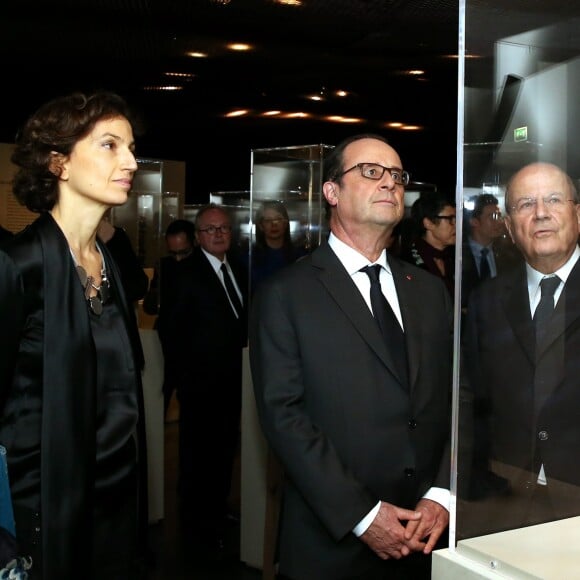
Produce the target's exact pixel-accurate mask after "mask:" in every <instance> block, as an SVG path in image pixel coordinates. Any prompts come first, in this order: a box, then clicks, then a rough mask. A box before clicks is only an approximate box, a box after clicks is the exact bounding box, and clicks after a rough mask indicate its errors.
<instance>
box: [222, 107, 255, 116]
mask: <svg viewBox="0 0 580 580" xmlns="http://www.w3.org/2000/svg"><path fill="white" fill-rule="evenodd" d="M249 112H250V111H248V109H237V110H235V111H230V112H229V113H226V114H225V116H226V117H243V116H244V115H247V114H248V113H249Z"/></svg>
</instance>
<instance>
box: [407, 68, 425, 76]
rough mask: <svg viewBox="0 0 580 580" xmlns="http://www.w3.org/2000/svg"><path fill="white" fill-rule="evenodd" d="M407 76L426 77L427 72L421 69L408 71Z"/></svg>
mask: <svg viewBox="0 0 580 580" xmlns="http://www.w3.org/2000/svg"><path fill="white" fill-rule="evenodd" d="M407 74H408V75H411V76H415V77H418V76H421V75H424V74H425V71H424V70H421V69H412V70H408V71H407Z"/></svg>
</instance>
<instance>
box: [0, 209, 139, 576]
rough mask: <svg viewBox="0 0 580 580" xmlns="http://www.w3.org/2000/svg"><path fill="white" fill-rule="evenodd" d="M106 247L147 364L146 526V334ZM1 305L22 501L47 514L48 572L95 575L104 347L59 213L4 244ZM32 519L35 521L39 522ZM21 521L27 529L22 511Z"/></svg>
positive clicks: (3, 431)
mask: <svg viewBox="0 0 580 580" xmlns="http://www.w3.org/2000/svg"><path fill="white" fill-rule="evenodd" d="M101 246H102V251H103V254H104V255H105V259H106V261H107V265H108V269H109V270H110V275H111V279H112V282H113V285H114V287H115V288H117V289H118V290H119V291H118V292H115V293H114V295H115V296H116V300H117V304H118V307H119V308H120V310H121V312H122V314H123V317H124V319H125V324H126V327H127V332H128V335H129V338H130V340H131V344H132V349H133V353H132V355H133V357H134V360H135V369H137V372H136V376H135V381H136V384H137V386H138V389H137V390H138V393H137V397H138V402H139V411H140V413H139V415H140V417H139V424H138V433H139V443H138V444H139V447H140V448H139V457H140V475H141V484H142V486H143V487H141V490H142V491H143V493H142V494H140V497H141V507H142V510H143V512H142V513H143V518H142V523H143V528H142V530H146V525H147V515H146V511H145V510H146V502H147V492H146V487H145V486H146V461H145V458H146V453H145V438H144V426H143V420H144V413H143V400H142V391H141V377H140V373H139V372H138V369H140V368H142V351H141V343H140V340H139V335H138V330H137V325H136V322H135V315H134V312H133V309H132V308H131V307H130V306H129V304H128V303H127V301H126V299H125V296H124V294H123V291H122V285H121V278H120V274H119V272H118V270H117V268H116V267H115V265H114V261H113V259H112V257H111V255H110V254H109V252H108V250H107V249H106V246H104V244H102V245H101ZM0 311H1V316H0V318H1V320H2V324H0V352H2V356H0V409H2V412H1V415H0V442H1V443H2V444H4V445H5V446H6V447H7V451H8V453H7V457H8V470H9V477H10V484H11V488H12V495H13V501H14V505H15V510H16V509H17V508H18V507H22V508H25V509H26V510H28V511H30V512H31V513H33V514H36V515H37V516H38V517H39V520H40V522H39V524H38V525H39V526H40V528H41V530H40V531H41V537H42V558H43V570H42V572H43V575H44V577H46V578H74V577H75V576H77V575H78V573H79V572H78V571H79V570H85V571H86V573H87V574H89V576H87V577H90V572H89V571H87V563H90V562H91V554H90V548H91V542H90V538H91V529H90V525H91V522H92V512H93V505H92V490H93V488H94V483H95V477H94V463H95V457H96V441H95V439H96V437H95V434H96V425H95V414H96V413H95V397H94V392H95V386H96V370H95V360H96V358H95V357H96V353H95V348H94V344H93V340H92V333H91V329H90V320H89V315H88V311H87V305H86V301H85V298H84V294H83V291H82V288H81V285H80V284H79V280H78V275H77V273H76V271H75V268H74V264H73V262H72V260H71V258H70V253H69V247H68V244H67V242H66V239H65V238H64V236H63V234H62V232H61V231H60V229H59V227H58V226H57V225H56V223H55V222H54V220H53V218H52V217H51V216H50V214H48V213H47V214H43V215H41V216H40V217H39V218H38V219H37V220H36V221H35V222H34V223H33V224H31V225H30V226H28V227H27V228H26V229H25V230H24V231H23V232H21V233H20V234H19V235H17V236H16V237H15V238H14V239H13V240H11V241H10V242H8V245H6V246H5V247H4V248H3V250H1V251H0ZM40 407H41V411H40V412H39V413H37V412H36V410H37V409H39V408H40ZM27 409H32V410H33V411H34V412H32V413H26V410H27ZM37 418H38V421H37ZM41 442H42V444H41ZM40 484H41V485H40ZM35 517H36V516H35ZM24 523H25V522H20V524H22V527H24ZM26 523H27V524H29V526H32V527H34V522H32V521H31V522H26ZM16 527H17V534H18V527H19V521H18V519H17V521H16ZM26 527H28V526H26ZM83 574H85V572H83Z"/></svg>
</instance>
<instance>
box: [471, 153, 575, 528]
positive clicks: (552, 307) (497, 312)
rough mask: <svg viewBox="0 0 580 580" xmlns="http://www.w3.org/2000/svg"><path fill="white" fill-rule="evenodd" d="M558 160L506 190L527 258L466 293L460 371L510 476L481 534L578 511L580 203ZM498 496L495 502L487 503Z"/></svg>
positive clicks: (512, 226)
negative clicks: (508, 491) (462, 366)
mask: <svg viewBox="0 0 580 580" xmlns="http://www.w3.org/2000/svg"><path fill="white" fill-rule="evenodd" d="M578 201H579V200H578V193H577V191H576V188H575V186H574V183H573V182H572V180H571V179H570V178H569V177H568V175H566V173H564V172H563V171H562V170H561V169H560V168H559V167H557V166H555V165H552V164H549V163H532V164H530V165H527V166H525V167H523V168H522V169H520V170H519V171H518V172H517V173H516V174H515V175H514V176H513V177H512V178H511V180H510V181H509V183H508V185H507V190H506V198H505V202H506V211H507V217H506V226H507V228H508V231H509V234H510V236H511V237H512V239H513V241H514V243H515V244H516V245H517V246H518V248H519V249H520V250H521V252H522V254H523V256H524V259H525V263H521V264H518V265H517V266H516V267H514V269H513V270H512V271H511V272H508V273H506V274H503V275H500V276H498V277H497V278H495V279H493V280H490V281H489V282H488V283H487V284H482V285H481V286H480V287H479V288H477V289H476V290H475V291H474V293H473V294H472V299H471V302H470V307H469V313H468V320H467V336H466V349H465V369H466V371H467V373H468V376H469V386H470V388H471V390H472V392H473V395H474V398H475V403H476V404H477V405H478V406H479V408H481V409H486V416H485V419H486V422H485V423H484V424H483V428H481V426H480V428H479V429H478V431H476V433H477V434H478V435H479V436H480V437H481V438H483V439H484V441H483V444H482V442H481V441H479V442H478V441H476V446H475V448H476V449H485V448H490V457H489V458H490V459H491V460H492V467H493V469H494V470H496V471H497V472H498V473H499V474H500V475H502V476H504V477H506V478H508V479H509V481H510V484H511V488H512V494H511V495H510V496H509V497H508V498H501V499H499V500H498V499H492V500H488V501H490V502H491V503H490V504H489V507H488V509H487V510H486V513H488V514H489V516H490V521H489V522H487V523H484V522H480V523H481V526H482V528H483V527H484V526H487V527H485V528H484V529H482V533H487V532H492V531H498V530H502V529H508V528H513V527H521V526H525V525H531V524H536V523H540V522H545V521H549V520H554V519H559V518H564V517H571V516H577V515H580V492H579V488H578V486H579V485H580V464H579V463H578V461H577V454H578V449H580V379H579V377H580V358H579V356H578V353H580V265H579V264H578V258H579V257H580V249H579V248H578V235H579V223H580V206H579V205H578ZM493 502H498V503H493Z"/></svg>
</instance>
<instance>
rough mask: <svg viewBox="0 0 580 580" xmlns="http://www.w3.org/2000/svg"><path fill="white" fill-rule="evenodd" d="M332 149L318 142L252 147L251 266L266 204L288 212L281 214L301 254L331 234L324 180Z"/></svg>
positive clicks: (249, 224)
mask: <svg viewBox="0 0 580 580" xmlns="http://www.w3.org/2000/svg"><path fill="white" fill-rule="evenodd" d="M332 148H333V147H332V146H330V145H322V144H318V145H298V146H291V147H274V148H269V149H253V150H252V154H251V171H252V173H251V181H250V190H251V191H250V200H249V202H250V203H249V212H248V217H249V222H248V226H247V235H248V246H249V247H248V251H249V256H250V269H251V268H252V260H253V259H254V262H255V255H254V257H253V256H252V253H253V252H254V250H255V248H256V237H257V234H258V233H259V231H257V229H256V227H258V228H260V225H259V224H258V226H256V216H260V215H261V212H263V211H264V209H265V208H266V207H271V208H276V207H277V208H278V210H279V211H282V212H283V213H286V214H287V217H286V216H280V217H283V218H284V219H285V220H286V222H287V227H288V228H289V233H290V239H291V243H292V245H293V246H294V248H295V249H296V251H297V252H298V253H308V252H310V251H312V250H313V249H314V248H316V247H317V246H318V245H320V243H321V241H322V240H323V239H324V238H325V237H326V236H327V235H328V227H327V223H326V217H325V209H324V208H325V204H324V196H323V194H322V180H323V173H324V158H325V156H326V155H327V154H328V152H329V151H331V150H332ZM254 253H255V252H254Z"/></svg>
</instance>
